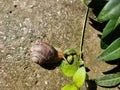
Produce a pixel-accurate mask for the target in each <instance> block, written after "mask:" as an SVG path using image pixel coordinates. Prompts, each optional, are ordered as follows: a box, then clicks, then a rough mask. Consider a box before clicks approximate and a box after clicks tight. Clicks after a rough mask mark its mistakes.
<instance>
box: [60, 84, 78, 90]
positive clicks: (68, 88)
mask: <svg viewBox="0 0 120 90" xmlns="http://www.w3.org/2000/svg"><path fill="white" fill-rule="evenodd" d="M61 90H78V88H77V87H76V86H75V85H74V84H67V85H65V86H64V87H63V88H62V89H61Z"/></svg>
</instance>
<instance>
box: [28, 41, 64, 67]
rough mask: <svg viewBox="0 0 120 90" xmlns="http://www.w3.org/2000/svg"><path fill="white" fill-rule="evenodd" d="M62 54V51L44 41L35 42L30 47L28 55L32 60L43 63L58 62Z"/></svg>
mask: <svg viewBox="0 0 120 90" xmlns="http://www.w3.org/2000/svg"><path fill="white" fill-rule="evenodd" d="M63 56H64V53H63V52H62V51H58V50H57V49H55V48H54V47H53V46H51V45H50V44H48V43H46V42H37V43H35V44H33V45H32V47H31V48H30V57H31V59H32V61H33V62H35V63H37V64H39V65H44V64H51V63H57V62H59V61H60V60H61V59H62V58H63Z"/></svg>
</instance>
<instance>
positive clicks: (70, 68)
mask: <svg viewBox="0 0 120 90" xmlns="http://www.w3.org/2000/svg"><path fill="white" fill-rule="evenodd" d="M63 63H64V62H63ZM77 69H78V68H77V67H76V66H74V65H69V64H62V65H61V70H62V72H63V73H64V75H66V76H68V77H72V76H73V75H74V73H75V72H76V71H77Z"/></svg>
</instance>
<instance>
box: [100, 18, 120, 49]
mask: <svg viewBox="0 0 120 90" xmlns="http://www.w3.org/2000/svg"><path fill="white" fill-rule="evenodd" d="M118 22H119V18H114V19H111V20H110V21H109V22H108V23H107V25H106V26H105V28H104V29H103V33H102V39H101V47H102V48H104V49H105V48H106V47H108V46H109V42H110V40H108V39H110V37H109V36H108V35H110V34H111V33H112V32H113V31H114V30H115V28H116V27H117V25H118Z"/></svg>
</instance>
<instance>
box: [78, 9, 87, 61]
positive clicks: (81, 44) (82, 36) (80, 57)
mask: <svg viewBox="0 0 120 90" xmlns="http://www.w3.org/2000/svg"><path fill="white" fill-rule="evenodd" d="M88 13H89V8H88V7H87V11H86V14H85V19H84V23H83V28H82V34H81V38H80V50H79V60H81V59H82V49H83V43H84V35H85V29H86V24H87V17H88Z"/></svg>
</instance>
